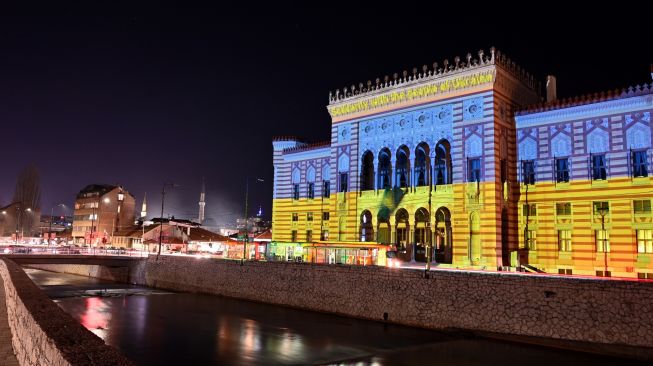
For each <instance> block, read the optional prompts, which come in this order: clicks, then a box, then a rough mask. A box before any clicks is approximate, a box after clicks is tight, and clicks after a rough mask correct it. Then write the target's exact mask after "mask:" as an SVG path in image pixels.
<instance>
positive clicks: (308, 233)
mask: <svg viewBox="0 0 653 366" xmlns="http://www.w3.org/2000/svg"><path fill="white" fill-rule="evenodd" d="M312 241H313V230H306V242H307V243H310V242H312Z"/></svg>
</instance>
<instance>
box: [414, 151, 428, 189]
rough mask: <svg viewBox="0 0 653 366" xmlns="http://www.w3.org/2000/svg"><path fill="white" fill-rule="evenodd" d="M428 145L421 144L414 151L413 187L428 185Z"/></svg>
mask: <svg viewBox="0 0 653 366" xmlns="http://www.w3.org/2000/svg"><path fill="white" fill-rule="evenodd" d="M430 165H431V164H430V162H429V145H427V144H426V143H424V142H422V143H421V144H419V145H417V148H416V149H415V185H417V186H426V185H429V180H430V179H429V178H430V177H429V170H430V169H429V167H430Z"/></svg>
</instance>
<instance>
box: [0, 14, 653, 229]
mask: <svg viewBox="0 0 653 366" xmlns="http://www.w3.org/2000/svg"><path fill="white" fill-rule="evenodd" d="M91 3H95V2H91ZM81 4H83V3H78V4H75V5H74V6H72V5H71V6H63V5H59V7H57V8H53V9H38V10H35V9H32V10H31V11H30V13H29V15H28V13H23V14H21V15H17V14H10V13H9V12H2V14H3V15H1V16H0V131H1V132H0V138H1V141H2V156H3V159H2V160H1V161H2V171H1V174H0V204H6V203H8V202H9V200H10V199H11V198H12V196H13V191H14V186H15V182H16V176H17V175H18V173H19V172H20V171H21V170H22V169H24V168H25V167H26V166H27V165H29V164H31V163H34V164H36V166H37V167H38V170H39V172H40V174H41V190H42V210H43V211H44V212H49V211H50V208H51V207H52V206H53V205H56V204H57V203H60V202H63V203H66V204H68V205H69V206H70V205H71V204H72V203H73V201H74V198H75V195H76V193H77V192H78V191H79V190H80V189H82V188H83V187H84V186H86V185H87V184H90V183H107V184H122V185H123V186H124V187H125V188H126V189H127V190H128V191H130V192H131V193H132V194H134V196H135V197H136V200H137V206H138V208H137V210H139V209H140V202H141V200H142V198H143V193H144V192H147V195H148V204H149V216H150V217H151V216H153V215H159V212H160V203H161V200H160V197H161V185H162V183H163V182H174V183H176V184H178V185H179V187H177V188H175V189H174V190H173V191H171V192H170V194H169V195H167V196H166V209H165V213H166V215H167V214H171V215H175V216H176V217H184V218H195V217H197V201H198V199H199V190H200V185H201V181H202V177H205V179H206V187H207V206H206V210H207V216H208V217H211V218H214V219H215V220H216V221H218V222H233V221H234V220H235V218H236V217H240V216H242V214H243V198H244V186H245V179H246V177H251V178H257V177H260V178H263V179H265V183H258V184H255V183H252V185H251V186H250V207H251V208H252V209H251V211H250V213H252V214H253V213H254V212H255V208H256V207H257V206H258V205H259V204H261V205H263V210H264V213H265V214H266V216H269V214H270V209H271V201H272V146H271V145H272V144H271V141H272V137H273V136H279V135H296V136H299V137H301V138H304V139H306V140H307V141H322V140H326V139H327V138H328V137H329V126H330V118H329V115H328V113H327V111H326V108H325V107H326V105H327V103H328V93H329V91H330V90H334V89H336V88H342V87H344V86H346V85H351V84H352V83H356V84H358V83H359V82H366V81H367V80H368V79H371V80H374V78H376V77H381V78H382V77H383V76H384V75H392V73H394V72H398V73H401V71H403V70H411V69H412V67H414V66H417V67H418V68H421V66H422V65H423V64H428V65H431V64H432V63H433V62H436V61H437V62H438V63H440V64H441V63H442V60H444V59H445V58H447V59H449V60H450V61H452V60H453V58H454V56H457V55H459V56H461V58H464V56H465V54H466V53H467V52H471V53H472V54H473V55H475V56H476V52H477V51H478V50H479V49H480V48H483V49H484V50H485V51H486V54H487V53H489V48H490V46H495V47H497V48H498V49H499V50H501V51H502V52H504V53H506V54H507V55H508V56H509V57H510V58H512V59H513V60H515V61H516V62H517V63H518V64H520V65H521V66H522V67H524V68H526V69H527V70H529V71H530V72H532V73H534V74H535V75H536V76H538V78H539V79H540V80H541V81H544V78H545V76H546V75H547V74H553V75H556V76H557V78H558V96H559V97H567V96H574V95H577V94H584V93H588V92H592V93H593V92H597V91H602V90H606V89H614V88H617V87H624V86H628V85H635V84H642V83H649V82H650V81H651V76H650V66H649V65H650V63H651V62H653V47H651V25H650V11H649V10H647V9H644V8H642V9H639V10H638V9H636V8H631V9H629V10H628V12H627V11H620V10H618V9H617V10H615V9H609V13H607V12H606V13H605V14H603V15H602V16H601V15H599V16H595V15H594V14H595V13H596V12H597V11H601V10H600V9H592V11H578V12H575V11H572V10H570V9H567V8H561V7H559V6H557V5H555V4H553V3H550V4H549V3H547V4H549V5H547V7H546V8H545V7H542V8H541V9H539V10H538V11H537V12H534V11H531V10H526V9H523V10H520V9H512V10H511V12H512V13H514V12H515V11H517V12H519V11H522V14H523V15H522V17H520V18H518V19H515V18H511V17H510V16H508V15H502V14H501V13H500V12H498V11H493V10H491V9H485V8H482V7H478V6H475V5H473V3H470V2H464V3H463V2H459V4H458V6H454V5H451V6H452V7H451V9H448V8H447V6H444V5H442V4H441V2H438V3H434V5H433V7H432V8H429V7H424V6H422V5H420V6H417V5H415V6H413V5H409V4H408V3H407V2H405V3H404V2H402V3H401V4H400V5H401V7H396V8H390V7H385V6H381V5H380V4H381V2H377V3H376V4H373V5H369V6H362V5H360V6H359V7H353V6H352V5H351V4H349V5H338V4H337V3H334V2H328V3H326V4H327V5H328V7H327V6H326V5H325V6H323V7H322V8H320V7H317V6H311V7H310V8H308V7H307V8H302V6H303V5H298V4H295V5H293V6H290V5H289V6H282V5H277V6H275V7H270V8H260V7H258V6H254V5H251V6H248V7H246V8H226V7H214V8H205V7H194V8H181V7H174V6H162V5H156V4H150V5H147V6H146V5H139V7H134V6H133V5H129V6H125V7H120V8H119V7H117V6H116V5H114V3H113V2H106V5H104V6H105V7H102V6H101V5H98V4H93V5H90V6H93V8H85V7H84V6H83V5H81ZM214 6H218V5H215V4H214ZM536 10H537V9H536ZM35 12H36V13H35ZM35 14H37V15H35ZM254 181H255V179H254ZM68 214H71V212H70V211H69V212H68Z"/></svg>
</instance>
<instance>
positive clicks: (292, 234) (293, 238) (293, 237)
mask: <svg viewBox="0 0 653 366" xmlns="http://www.w3.org/2000/svg"><path fill="white" fill-rule="evenodd" d="M290 241H291V242H296V241H297V230H293V231H291V232H290Z"/></svg>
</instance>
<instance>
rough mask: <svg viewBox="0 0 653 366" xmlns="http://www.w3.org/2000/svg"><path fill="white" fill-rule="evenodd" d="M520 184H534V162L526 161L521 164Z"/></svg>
mask: <svg viewBox="0 0 653 366" xmlns="http://www.w3.org/2000/svg"><path fill="white" fill-rule="evenodd" d="M521 170H522V182H524V184H535V162H534V161H533V160H527V161H522V162H521Z"/></svg>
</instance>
